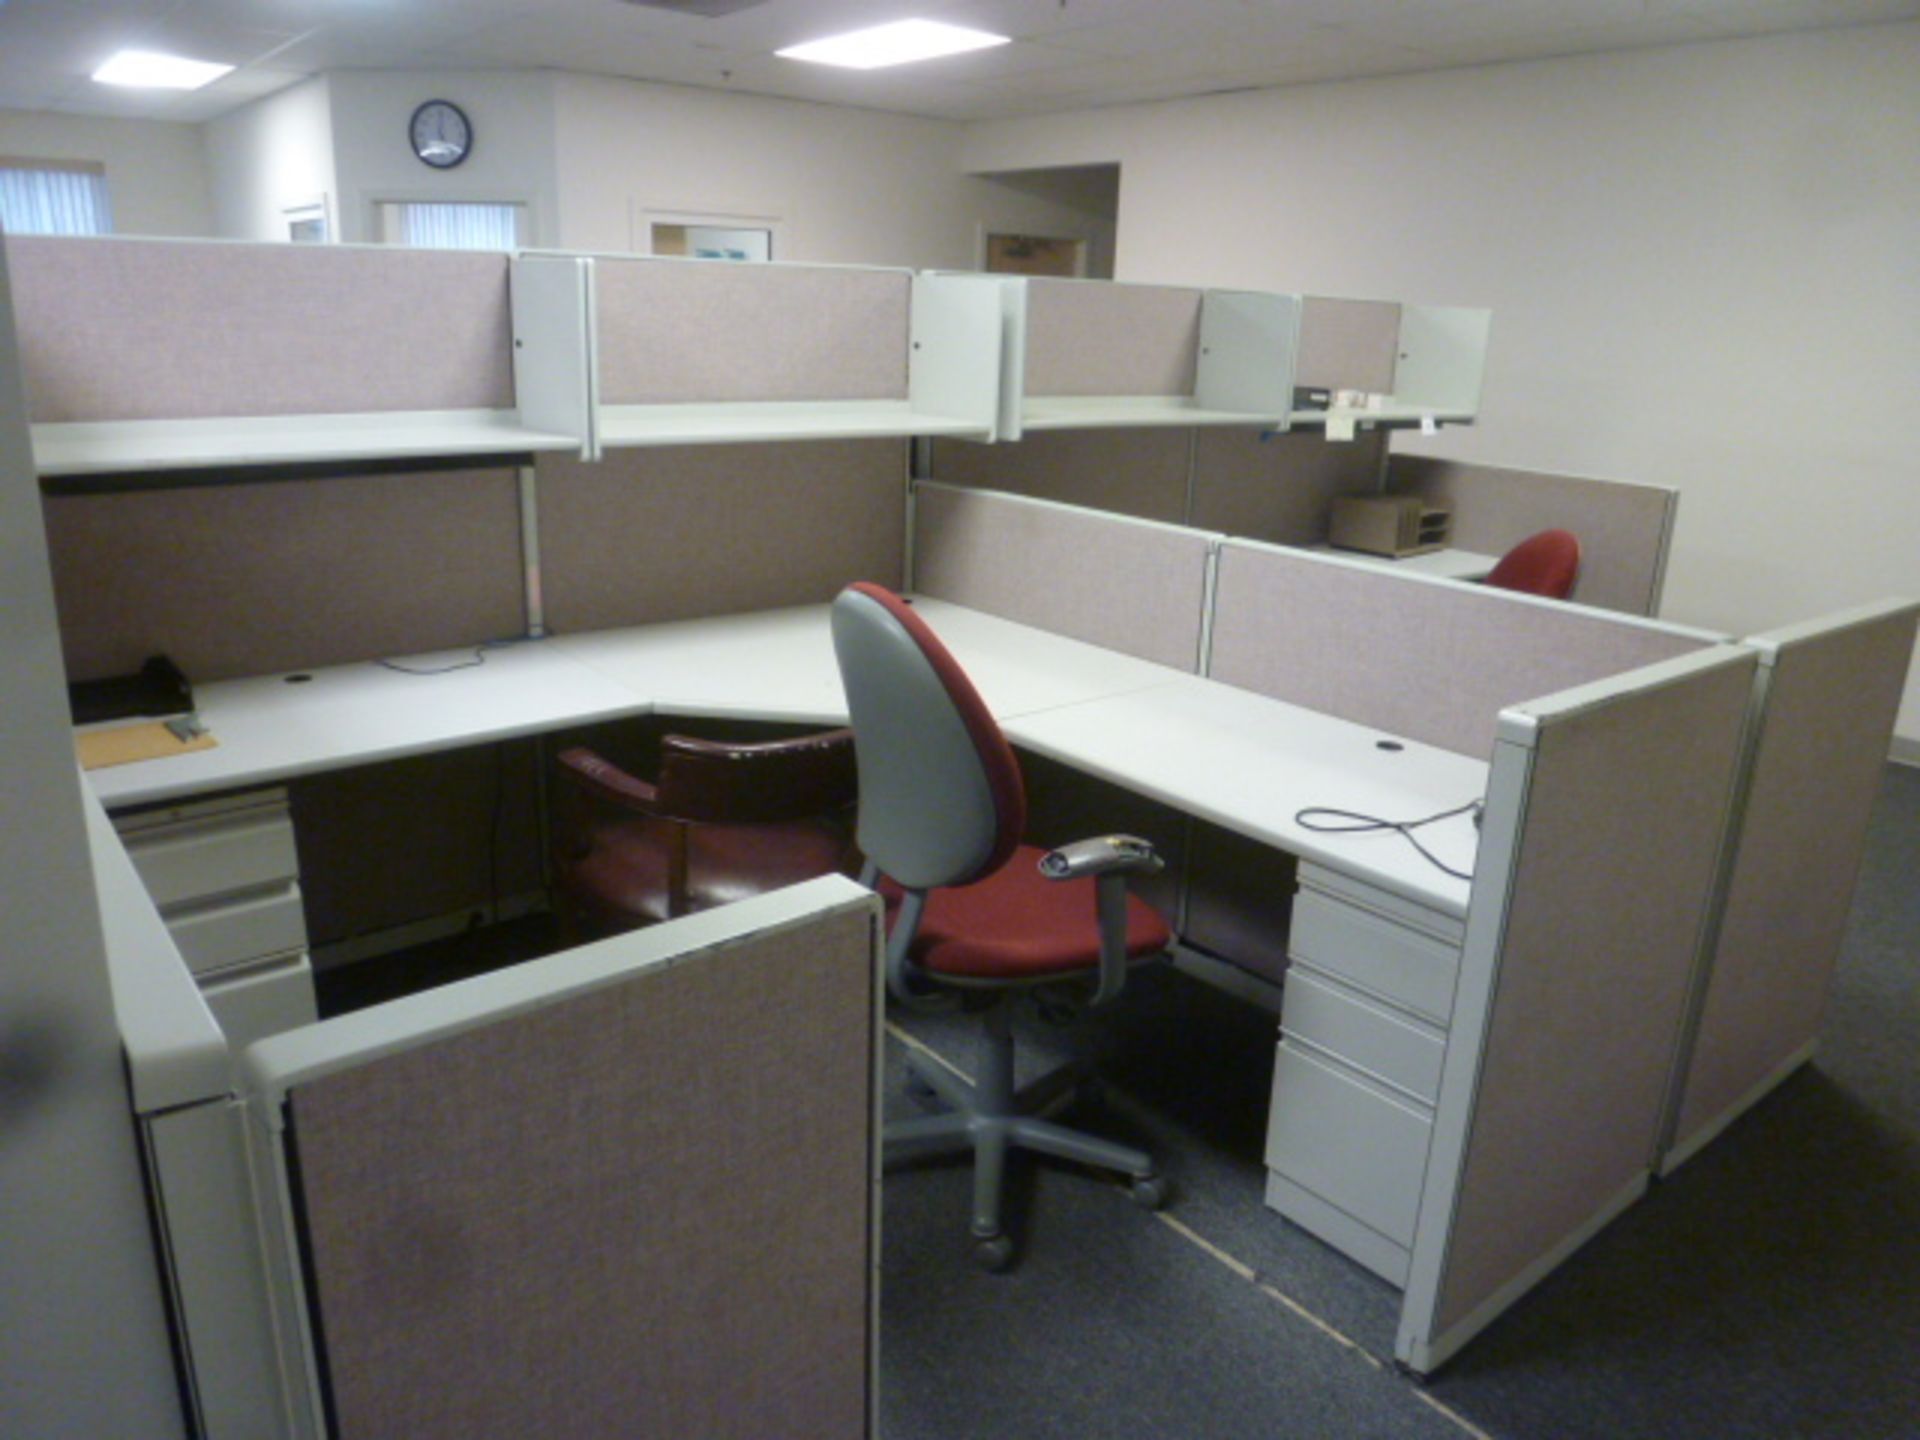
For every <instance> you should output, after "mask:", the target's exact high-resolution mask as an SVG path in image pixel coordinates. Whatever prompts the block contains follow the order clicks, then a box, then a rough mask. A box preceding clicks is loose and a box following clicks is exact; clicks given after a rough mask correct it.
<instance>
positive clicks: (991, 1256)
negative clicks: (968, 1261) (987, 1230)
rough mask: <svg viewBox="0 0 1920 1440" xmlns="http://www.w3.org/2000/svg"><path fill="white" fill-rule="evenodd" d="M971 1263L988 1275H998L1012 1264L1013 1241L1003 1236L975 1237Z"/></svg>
mask: <svg viewBox="0 0 1920 1440" xmlns="http://www.w3.org/2000/svg"><path fill="white" fill-rule="evenodd" d="M973 1263H974V1264H976V1265H978V1266H979V1267H980V1268H981V1269H982V1270H985V1271H987V1272H988V1273H989V1274H998V1273H999V1272H1000V1271H1002V1270H1004V1269H1006V1268H1007V1266H1009V1265H1011V1264H1012V1263H1013V1241H1012V1240H1010V1239H1008V1238H1007V1237H1006V1236H1005V1235H986V1236H975V1237H974V1241H973Z"/></svg>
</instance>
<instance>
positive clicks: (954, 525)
mask: <svg viewBox="0 0 1920 1440" xmlns="http://www.w3.org/2000/svg"><path fill="white" fill-rule="evenodd" d="M1221 538H1222V537H1220V536H1218V535H1210V534H1208V533H1206V532H1205V531H1201V530H1191V529H1188V528H1186V527H1184V526H1178V525H1166V524H1161V523H1159V522H1156V521H1148V520H1136V519H1132V518H1129V517H1125V516H1117V515H1112V514H1108V513H1105V512H1103V511H1099V510H1088V509H1084V508H1081V507H1079V506H1073V505H1060V504H1056V503H1053V502H1051V501H1045V500H1034V499H1030V498H1027V497H1024V496H1012V495H1001V494H996V493H994V492H992V491H986V490H967V489H958V488H955V487H953V486H948V485H935V484H928V483H924V482H923V483H921V484H918V485H916V486H915V487H914V545H913V587H914V589H916V590H918V591H920V592H922V593H924V594H926V595H930V596H933V597H935V598H937V599H941V600H951V601H953V602H954V603H955V604H956V605H965V606H967V607H968V608H969V609H973V610H984V611H986V612H987V613H988V614H990V615H999V616H1001V617H1003V618H1004V619H1008V620H1017V621H1019V622H1020V623H1021V624H1023V625H1035V626H1039V627H1040V628H1042V629H1046V630H1051V631H1054V632H1055V633H1056V634H1061V635H1070V636H1072V637H1073V638H1074V639H1076V640H1085V641H1086V642H1087V643H1088V644H1091V645H1100V646H1103V647H1105V648H1106V649H1109V650H1118V651H1120V652H1121V653H1122V654H1126V655H1134V656H1138V657H1139V658H1140V659H1142V660H1152V661H1154V662H1155V663H1157V664H1160V665H1168V666H1172V667H1173V668H1175V669H1177V670H1181V671H1184V672H1186V673H1187V674H1189V675H1191V674H1194V673H1196V672H1197V671H1198V670H1199V668H1200V643H1201V635H1202V619H1203V616H1204V615H1205V612H1206V602H1207V569H1208V562H1209V557H1210V556H1211V554H1212V550H1213V547H1214V545H1215V544H1216V543H1217V542H1218V541H1219V540H1220V539H1221Z"/></svg>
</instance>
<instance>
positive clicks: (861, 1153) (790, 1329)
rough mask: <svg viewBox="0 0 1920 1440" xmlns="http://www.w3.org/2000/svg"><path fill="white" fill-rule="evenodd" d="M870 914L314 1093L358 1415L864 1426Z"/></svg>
mask: <svg viewBox="0 0 1920 1440" xmlns="http://www.w3.org/2000/svg"><path fill="white" fill-rule="evenodd" d="M873 925H874V921H873V918H872V916H871V915H870V913H869V912H868V911H867V910H866V909H865V908H862V909H859V910H855V911H842V912H840V913H837V914H830V915H827V916H825V917H823V918H821V919H818V920H815V921H813V922H811V923H808V924H805V925H801V926H788V927H782V928H781V929H779V930H777V931H773V932H770V933H767V934H765V935H756V936H751V937H749V938H747V939H745V940H743V941H738V942H735V943H733V944H732V945H730V946H727V947H725V948H720V949H714V950H710V951H707V952H704V953H702V952H696V953H695V954H693V955H691V956H690V957H688V958H686V959H685V960H682V961H677V962H675V963H672V964H668V965H660V966H654V967H650V968H647V969H644V970H640V971H638V972H636V973H633V974H632V975H630V976H629V977H626V978H623V979H621V980H620V981H618V982H616V983H614V984H611V985H608V986H604V987H601V988H599V989H596V990H593V991H591V992H589V993H586V994H581V995H576V996H573V997H571V998H568V999H565V1000H561V1001H558V1002H556V1003H552V1004H549V1005H547V1006H545V1007H544V1008H540V1009H536V1010H533V1011H531V1012H530V1013H521V1014H510V1015H507V1016H505V1017H503V1018H500V1019H498V1020H495V1021H493V1022H491V1023H488V1024H484V1025H482V1026H480V1027H479V1028H476V1029H472V1030H468V1031H466V1032H465V1033H462V1034H458V1035H455V1036H452V1037H449V1038H444V1039H440V1040H437V1041H434V1042H432V1043H427V1044H423V1045H420V1046H417V1047H415V1048H412V1049H407V1050H402V1051H400V1052H399V1053H395V1054H390V1055H386V1056H384V1057H381V1058H375V1059H370V1060H367V1061H365V1062H363V1063H360V1064H357V1065H355V1066H354V1067H353V1068H351V1069H346V1070H342V1071H339V1072H337V1073H334V1074H331V1075H327V1076H323V1077H322V1078H319V1079H316V1080H312V1081H308V1082H306V1083H304V1084H300V1085H297V1086H295V1087H294V1088H293V1089H292V1090H291V1092H290V1110H291V1122H290V1127H291V1140H292V1144H293V1146H294V1147H296V1149H297V1154H298V1165H299V1168H298V1175H297V1181H296V1183H297V1184H298V1185H299V1187H300V1190H301V1199H302V1201H303V1208H304V1215H305V1221H306V1233H307V1237H308V1242H309V1255H310V1260H311V1276H312V1287H313V1294H312V1296H311V1297H310V1298H311V1300H312V1301H313V1303H314V1306H315V1310H316V1314H317V1320H316V1327H317V1329H318V1330H319V1331H320V1332H321V1339H322V1343H323V1345H324V1354H325V1357H326V1369H327V1373H328V1376H329V1378H330V1381H331V1393H332V1401H333V1412H334V1415H335V1417H336V1421H337V1426H338V1430H337V1433H338V1434H339V1435H341V1436H342V1437H357V1436H365V1437H389V1436H399V1435H406V1436H412V1437H420V1440H429V1437H438V1436H447V1437H454V1436H462V1437H464V1436H478V1435H514V1436H562V1435H564V1436H569V1437H580V1440H588V1437H596V1436H606V1437H613V1436H633V1435H660V1436H667V1435H678V1436H701V1437H706V1440H724V1437H736V1436H737V1437H752V1440H761V1437H765V1436H770V1435H780V1436H790V1437H796V1440H798V1437H820V1440H828V1437H831V1440H846V1437H849V1436H859V1435H863V1434H866V1433H868V1406H869V1401H870V1396H869V1393H868V1392H869V1370H868V1367H869V1358H870V1348H869V1345H870V1315H871V1313H872V1312H871V1308H870V1307H871V1301H872V1297H871V1294H870V1289H869V1286H870V1281H871V1275H872V1272H871V1268H870V1267H871V1257H870V1237H871V1234H872V1229H871V1227H872V1222H873V1213H872V1206H873V1190H872V1186H871V1173H872V1161H871V1152H870V1146H871V1144H872V1141H873V1117H874V1109H875V1096H874V1065H875V1052H876V1048H877V1046H878V1044H879V1037H878V1036H877V1035H876V1034H875V1029H876V1004H875V1001H876V997H875V990H874V985H873V974H874V968H875V967H874V965H873V943H874V942H873ZM614 943H618V942H614ZM567 958H568V957H565V956H562V957H555V959H556V960H565V959H567ZM535 963H540V964H550V963H553V962H535ZM469 983H485V982H484V981H482V982H469Z"/></svg>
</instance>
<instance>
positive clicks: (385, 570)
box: [44, 469, 527, 681]
mask: <svg viewBox="0 0 1920 1440" xmlns="http://www.w3.org/2000/svg"><path fill="white" fill-rule="evenodd" d="M44 509H45V514H46V521H47V545H48V550H49V552H50V555H51V557H52V562H53V575H54V591H55V597H56V599H57V601H58V604H59V607H60V634H61V642H62V647H63V649H64V651H65V656H66V663H67V672H68V674H69V676H70V677H72V678H74V679H93V678H96V677H99V676H105V675H118V674H125V673H128V672H131V671H133V670H137V669H138V668H139V667H140V664H141V662H142V661H144V660H145V659H146V658H147V657H148V656H150V655H158V654H165V655H168V656H170V657H171V658H172V659H173V661H174V662H175V663H176V664H177V665H179V666H180V668H181V670H182V671H184V672H185V673H186V675H187V677H188V678H189V679H190V680H194V681H207V680H223V679H228V678H231V677H234V676H241V675H267V674H272V673H274V672H276V671H282V670H294V669H301V668H312V667H314V666H318V665H334V664H340V663H344V662H346V661H351V660H371V659H375V658H378V657H380V656H386V655H410V654H416V653H419V652H422V651H430V650H443V649H448V648H451V647H454V646H464V645H477V644H479V643H481V642H482V641H487V640H500V639H507V638H511V637H514V636H518V635H524V634H525V633H526V625H527V616H526V609H525V595H524V590H523V587H522V584H521V579H520V510H519V500H518V496H517V491H516V485H515V477H514V472H513V471H512V470H502V469H491V470H472V471H455V472H450V473H439V474H413V475H358V476H351V477H343V478H330V479H325V480H283V481H274V482H269V483H261V484H251V485H203V486H193V487H188V488H180V489H154V488H141V489H137V490H128V491H122V492H117V493H106V494H72V495H69V494H57V493H56V494H50V495H48V496H47V497H46V499H45V503H44Z"/></svg>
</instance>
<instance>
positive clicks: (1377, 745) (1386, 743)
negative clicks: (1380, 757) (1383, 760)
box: [1373, 740, 1407, 750]
mask: <svg viewBox="0 0 1920 1440" xmlns="http://www.w3.org/2000/svg"><path fill="white" fill-rule="evenodd" d="M1373 748H1374V749H1376V750H1404V749H1406V748H1407V747H1406V746H1405V745H1403V744H1401V743H1400V742H1399V741H1398V740H1376V741H1374V742H1373Z"/></svg>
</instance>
